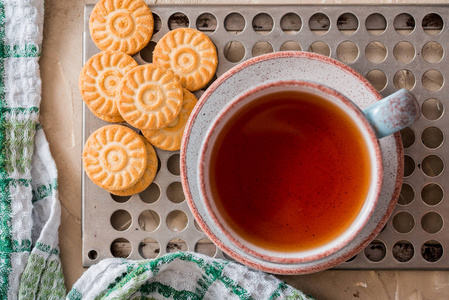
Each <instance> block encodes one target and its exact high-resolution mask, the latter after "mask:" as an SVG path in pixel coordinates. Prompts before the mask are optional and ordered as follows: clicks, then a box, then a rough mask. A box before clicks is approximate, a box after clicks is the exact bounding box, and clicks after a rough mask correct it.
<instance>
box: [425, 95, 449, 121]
mask: <svg viewBox="0 0 449 300" xmlns="http://www.w3.org/2000/svg"><path fill="white" fill-rule="evenodd" d="M443 111H444V106H443V103H441V102H440V101H439V100H438V99H435V98H431V99H427V100H426V101H424V103H423V104H422V107H421V112H422V114H423V116H424V118H426V119H428V120H432V121H433V120H438V119H439V118H440V117H441V116H442V115H443Z"/></svg>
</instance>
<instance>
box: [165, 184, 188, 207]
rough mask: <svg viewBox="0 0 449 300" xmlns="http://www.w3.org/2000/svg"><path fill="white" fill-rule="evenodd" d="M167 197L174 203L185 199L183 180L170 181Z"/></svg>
mask: <svg viewBox="0 0 449 300" xmlns="http://www.w3.org/2000/svg"><path fill="white" fill-rule="evenodd" d="M167 197H168V199H169V200H170V201H171V202H173V203H181V202H183V201H184V200H185V196H184V192H183V191H182V184H181V182H178V181H176V182H172V183H170V185H169V186H168V187H167Z"/></svg>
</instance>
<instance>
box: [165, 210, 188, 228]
mask: <svg viewBox="0 0 449 300" xmlns="http://www.w3.org/2000/svg"><path fill="white" fill-rule="evenodd" d="M166 222H167V226H168V228H170V230H172V231H174V232H181V231H183V230H184V229H185V228H186V227H187V224H188V222H189V219H188V218H187V215H186V214H185V213H184V212H183V211H180V210H174V211H172V212H170V213H169V214H168V216H167V219H166Z"/></svg>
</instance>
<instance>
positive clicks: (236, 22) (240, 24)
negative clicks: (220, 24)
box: [224, 13, 246, 34]
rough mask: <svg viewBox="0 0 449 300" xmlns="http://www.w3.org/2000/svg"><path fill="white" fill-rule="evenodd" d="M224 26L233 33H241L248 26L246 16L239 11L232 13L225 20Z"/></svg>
mask: <svg viewBox="0 0 449 300" xmlns="http://www.w3.org/2000/svg"><path fill="white" fill-rule="evenodd" d="M224 27H225V29H226V31H227V32H229V33H231V34H239V33H241V32H242V31H243V30H244V29H245V27H246V21H245V18H244V17H243V16H242V15H241V14H239V13H231V14H229V15H227V16H226V18H225V20H224Z"/></svg>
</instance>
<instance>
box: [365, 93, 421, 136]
mask: <svg viewBox="0 0 449 300" xmlns="http://www.w3.org/2000/svg"><path fill="white" fill-rule="evenodd" d="M363 113H364V114H365V117H366V118H367V119H368V121H369V122H370V123H371V125H372V126H373V128H374V131H375V132H376V135H377V137H378V138H379V139H380V138H383V137H385V136H387V135H390V134H393V133H395V132H397V131H399V130H401V129H404V128H405V127H407V126H409V125H410V124H412V123H413V122H415V121H416V120H417V119H418V118H419V114H420V109H419V104H418V101H416V98H415V96H413V94H412V93H411V92H409V91H407V90H406V89H401V90H399V91H397V92H396V93H394V94H391V95H390V96H388V97H386V98H384V99H382V100H380V101H378V102H376V103H374V104H373V105H371V106H369V107H368V108H365V109H364V110H363Z"/></svg>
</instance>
